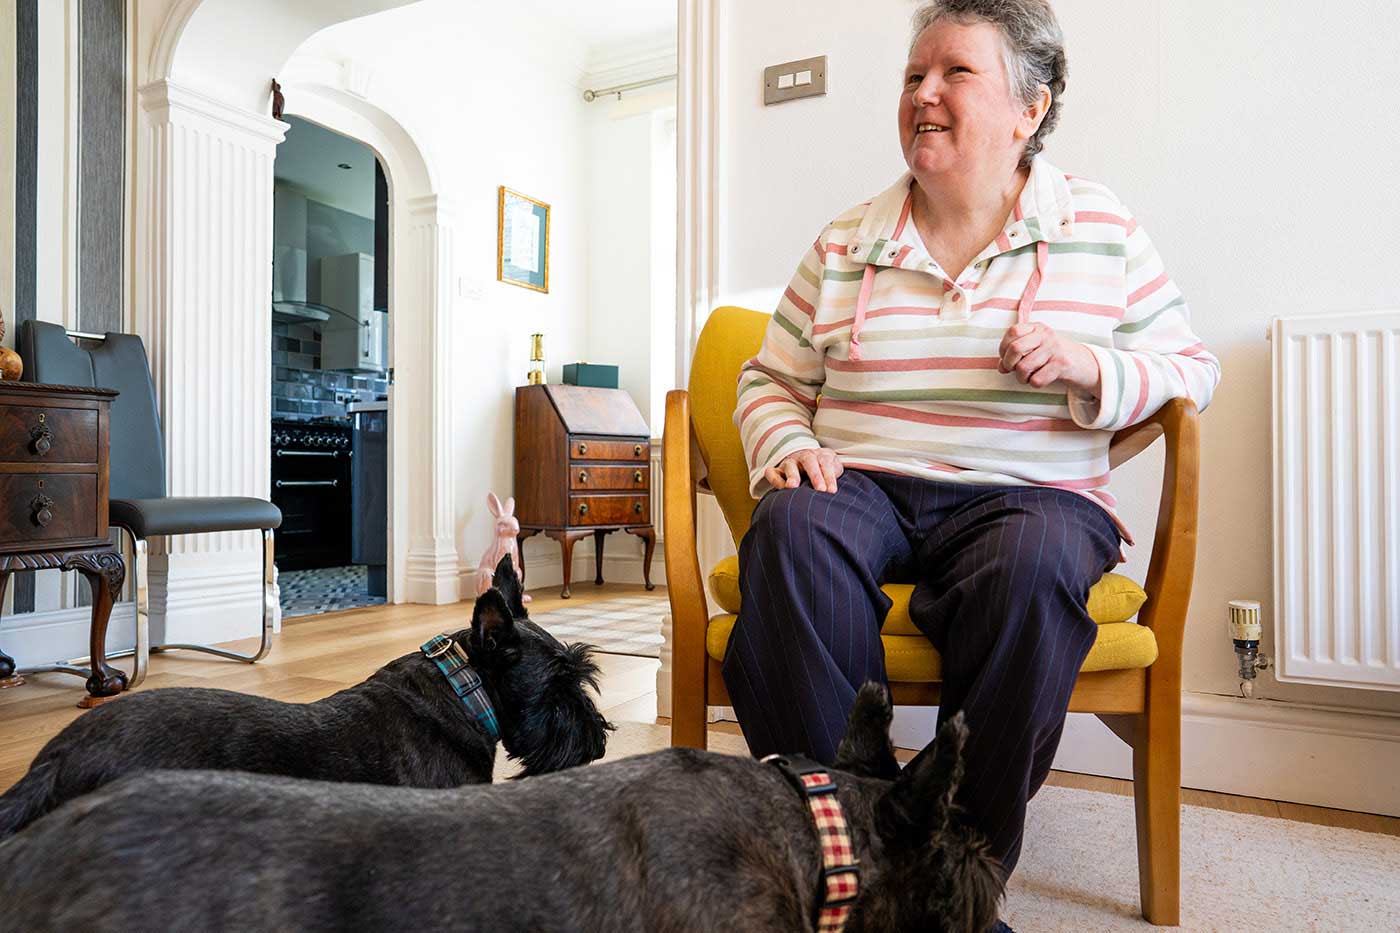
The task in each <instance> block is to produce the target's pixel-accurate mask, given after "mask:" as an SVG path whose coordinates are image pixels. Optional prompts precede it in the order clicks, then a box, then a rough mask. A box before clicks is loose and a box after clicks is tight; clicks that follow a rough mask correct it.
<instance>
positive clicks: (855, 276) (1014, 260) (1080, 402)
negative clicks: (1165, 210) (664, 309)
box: [734, 157, 1220, 543]
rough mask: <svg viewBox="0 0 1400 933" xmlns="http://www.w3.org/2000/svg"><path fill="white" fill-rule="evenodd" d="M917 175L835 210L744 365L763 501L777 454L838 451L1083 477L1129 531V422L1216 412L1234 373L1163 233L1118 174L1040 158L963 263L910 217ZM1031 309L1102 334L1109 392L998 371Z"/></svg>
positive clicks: (969, 475) (936, 466)
mask: <svg viewBox="0 0 1400 933" xmlns="http://www.w3.org/2000/svg"><path fill="white" fill-rule="evenodd" d="M911 184H912V177H911V176H909V175H905V176H904V177H903V178H902V179H900V180H899V181H898V182H897V183H896V184H895V185H893V186H892V187H890V188H889V189H888V190H886V191H885V192H884V193H882V194H880V195H879V196H878V197H876V198H875V199H874V200H873V201H870V202H868V203H866V204H862V205H860V206H858V207H855V208H852V209H851V210H849V211H847V212H846V213H844V214H842V215H841V216H840V217H838V218H837V219H836V220H834V221H833V222H832V223H830V224H828V225H827V227H826V229H825V230H823V231H822V234H821V236H820V237H818V238H817V241H816V243H815V244H813V246H812V248H811V249H810V250H808V251H807V253H806V255H805V256H804V257H803V259H802V262H801V264H800V265H799V266H798V267H797V274H796V275H794V276H793V278H792V282H791V284H790V285H789V286H788V288H787V291H786V292H785V293H784V295H783V298H782V300H781V301H780V302H779V304H778V308H777V310H776V311H775V312H774V313H773V320H772V322H771V323H770V324H769V326H768V331H767V334H766V336H765V337H764V340H763V346H762V348H761V349H760V350H759V352H758V355H757V356H755V357H754V358H753V359H751V360H749V361H748V362H747V363H745V364H744V367H743V369H742V371H741V373H740V375H739V401H738V407H737V410H736V411H735V414H734V420H735V423H736V424H738V426H739V431H740V434H741V436H742V438H743V442H744V451H745V453H746V455H747V457H748V464H749V479H750V489H751V491H752V493H753V495H754V497H755V498H757V497H759V496H761V495H762V494H763V493H764V492H765V491H766V490H767V488H768V484H767V481H766V480H765V479H764V478H763V471H764V468H765V467H768V466H772V465H774V464H776V463H777V462H778V461H780V460H782V459H783V458H784V457H786V456H787V455H788V454H790V453H792V452H793V451H795V450H801V449H803V448H816V447H828V448H831V449H832V450H834V451H836V453H837V455H838V456H839V457H840V460H841V462H842V464H843V465H844V466H846V467H847V468H855V469H864V470H883V471H886V472H892V473H900V474H904V475H909V476H919V477H923V478H926V479H936V480H945V481H951V482H964V483H993V484H1009V485H1041V486H1055V487H1059V488H1061V489H1067V490H1072V491H1074V492H1077V493H1080V494H1082V495H1085V496H1087V497H1089V498H1090V499H1092V500H1093V501H1094V502H1097V503H1098V504H1099V505H1101V506H1103V508H1104V509H1106V510H1107V511H1108V513H1109V514H1110V515H1111V516H1112V517H1113V519H1114V521H1115V522H1116V523H1117V525H1118V527H1119V529H1120V531H1122V532H1123V536H1124V538H1125V540H1127V541H1128V542H1129V543H1131V542H1132V537H1131V535H1130V534H1129V533H1128V530H1127V528H1126V527H1124V526H1123V523H1122V521H1121V520H1120V519H1119V518H1118V516H1117V514H1116V512H1115V511H1114V504H1115V503H1114V499H1113V496H1112V495H1111V494H1110V493H1109V491H1108V474H1109V468H1108V445H1109V440H1110V438H1111V437H1112V434H1113V432H1114V431H1117V430H1119V429H1121V428H1125V427H1128V426H1129V425H1132V424H1136V423H1137V422H1139V421H1141V420H1143V419H1144V418H1148V417H1150V416H1151V415H1152V414H1153V413H1154V412H1155V411H1156V410H1157V409H1158V408H1159V407H1161V405H1162V404H1163V403H1164V402H1166V401H1168V400H1169V399H1173V398H1178V397H1183V396H1184V397H1187V398H1190V399H1191V400H1193V401H1194V402H1195V403H1196V405H1197V407H1199V408H1202V409H1204V408H1205V407H1206V405H1207V404H1208V403H1209V402H1210V398H1211V395H1212V393H1213V392H1214V390H1215V386H1216V384H1217V383H1218V382H1219V381H1220V364H1219V362H1218V361H1217V360H1216V358H1215V357H1214V356H1213V355H1211V354H1210V353H1209V352H1208V351H1207V350H1206V349H1205V347H1204V346H1203V345H1202V344H1201V341H1200V338H1198V337H1197V336H1196V335H1195V334H1194V333H1193V332H1192V330H1191V322H1190V317H1189V314H1188V312H1187V308H1186V300H1185V298H1183V297H1182V295H1181V292H1180V291H1179V290H1178V289H1177V287H1176V285H1175V284H1174V283H1173V282H1172V280H1171V279H1170V278H1169V277H1168V276H1167V273H1166V271H1165V269H1164V268H1163V265H1162V260H1161V257H1159V256H1158V254H1157V250H1156V249H1155V248H1154V247H1153V246H1152V242H1151V241H1150V240H1149V239H1148V237H1147V234H1146V232H1144V231H1143V229H1142V228H1141V227H1140V226H1138V223H1137V221H1136V220H1135V219H1134V218H1133V216H1132V214H1131V213H1129V211H1128V209H1127V208H1126V207H1124V206H1123V204H1122V202H1120V201H1119V200H1118V198H1117V197H1115V196H1114V194H1113V193H1112V192H1111V191H1109V190H1108V189H1107V188H1105V187H1104V186H1103V185H1099V184H1095V183H1094V182H1090V181H1085V180H1084V179H1081V178H1076V177H1074V176H1070V175H1065V174H1063V173H1062V172H1060V171H1059V170H1057V169H1056V168H1054V166H1052V165H1050V164H1049V163H1048V162H1047V161H1046V160H1045V159H1043V158H1041V157H1037V158H1036V159H1035V161H1034V163H1033V165H1032V168H1031V174H1030V177H1029V179H1028V180H1027V182H1026V186H1025V188H1024V190H1023V191H1022V193H1021V197H1020V200H1019V203H1018V204H1017V206H1016V209H1015V211H1013V213H1012V216H1011V217H1010V218H1008V219H1007V223H1006V226H1005V228H1004V229H1003V230H1002V232H1001V234H1000V235H998V236H997V238H996V239H995V240H994V241H992V242H991V243H989V244H987V246H986V248H985V249H983V250H982V252H981V253H979V254H978V255H977V257H976V258H975V259H973V261H972V262H971V263H970V264H969V265H968V267H967V268H966V269H965V270H963V271H962V273H961V274H960V275H959V276H958V277H957V278H953V277H951V276H949V275H948V274H947V273H945V272H944V270H943V269H942V268H940V267H939V265H938V264H937V263H936V262H935V261H934V260H933V259H932V258H931V257H930V256H929V255H928V252H927V251H926V250H925V248H924V245H923V242H922V239H921V238H920V236H919V234H918V231H917V230H916V229H915V226H914V224H913V223H911V222H909V209H910V203H911V201H910V185H911ZM935 209H936V206H935ZM1018 320H1020V321H1042V322H1044V323H1045V324H1047V325H1048V326H1050V327H1052V328H1054V329H1055V330H1056V331H1057V332H1058V333H1060V334H1061V335H1063V336H1065V337H1068V338H1071V339H1074V340H1078V341H1080V342H1081V343H1084V344H1086V345H1087V346H1088V347H1089V348H1090V349H1091V350H1092V351H1093V353H1094V355H1095V356H1096V357H1097V358H1098V362H1099V371H1100V378H1101V383H1100V385H1099V387H1098V390H1097V391H1096V392H1094V393H1092V394H1088V393H1082V392H1080V391H1078V390H1075V389H1069V388H1068V387H1066V386H1065V385H1063V384H1060V383H1055V384H1052V385H1049V386H1046V387H1044V388H1041V389H1036V388H1032V387H1031V386H1029V385H1023V384H1021V383H1020V382H1018V381H1017V380H1016V377H1015V376H1014V375H1011V374H1003V373H999V372H997V361H998V350H999V347H1000V344H1001V340H1002V337H1003V336H1004V335H1005V333H1006V330H1007V328H1008V327H1010V326H1011V325H1012V324H1015V323H1017V321H1018Z"/></svg>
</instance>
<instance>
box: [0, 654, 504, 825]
mask: <svg viewBox="0 0 1400 933" xmlns="http://www.w3.org/2000/svg"><path fill="white" fill-rule="evenodd" d="M394 663H398V662H394ZM391 666H392V665H391ZM385 670H388V669H387V668H386V669H383V670H381V672H380V674H377V675H376V677H379V676H380V675H381V674H383V673H384V671H385ZM359 686H363V685H358V686H357V687H352V688H350V689H349V690H345V691H341V693H339V694H336V695H335V696H333V697H329V698H327V699H326V700H322V701H320V702H318V703H283V702H280V701H277V700H272V699H268V698H266V697H258V696H252V695H248V694H242V693H235V692H233V691H229V690H219V689H214V688H207V687H169V688H165V689H160V690H148V691H143V692H140V693H133V694H132V695H131V696H128V697H123V698H121V699H120V700H118V701H117V702H115V703H110V704H107V705H105V706H101V707H98V708H97V709H94V710H92V711H90V712H88V713H86V714H84V715H83V716H80V717H79V718H78V719H76V720H75V721H74V722H73V723H72V724H70V725H69V726H68V727H67V728H66V729H64V730H63V731H62V732H60V733H59V734H58V735H57V736H55V737H54V738H53V739H51V740H50V741H49V742H48V744H46V745H45V746H44V747H43V748H42V749H41V750H40V751H39V754H38V755H36V756H35V758H34V761H33V763H32V765H31V767H30V770H29V773H28V774H26V775H25V776H24V777H23V778H21V779H20V781H19V782H18V783H17V784H16V785H15V786H14V787H13V788H11V789H10V790H9V791H8V792H7V793H6V794H5V795H4V796H3V797H0V839H4V838H5V837H6V836H9V835H11V834H13V833H15V832H18V831H19V830H21V829H23V828H24V827H25V826H26V825H28V824H29V823H31V822H33V821H34V820H36V819H38V818H39V817H40V816H43V815H44V814H45V813H47V812H49V811H50V810H52V809H54V808H55V807H58V806H59V805H61V804H62V803H63V802H64V801H67V800H72V799H74V798H76V797H80V796H82V795H84V794H87V793H90V792H91V791H93V790H95V789H97V788H99V787H101V786H103V785H105V784H108V783H110V782H112V781H114V780H116V779H117V778H119V777H121V776H122V775H125V774H130V773H132V772H136V771H148V770H154V769H175V770H184V769H196V768H199V769H233V770H239V771H250V772H254V773H258V774H273V775H287V776H292V777H304V778H310V779H320V780H337V781H370V782H374V783H415V781H414V780H413V779H414V778H419V780H418V783H424V784H433V785H440V786H451V785H455V784H461V783H466V782H469V781H472V780H490V775H491V761H492V757H493V755H492V752H493V749H491V748H489V747H487V746H488V744H489V743H487V742H486V741H485V740H484V739H479V740H478V741H477V743H476V744H478V745H480V746H482V747H481V748H479V749H476V748H467V749H466V750H465V751H462V750H461V747H462V746H464V745H466V744H468V743H466V742H458V743H456V745H455V746H454V747H452V748H450V749H447V750H446V751H441V752H440V753H439V754H437V755H434V752H437V751H439V749H438V746H439V745H442V744H444V743H441V742H428V741H419V742H415V741H413V739H414V736H413V735H412V734H411V733H412V731H413V730H412V726H411V725H410V726H408V727H402V728H400V727H397V726H396V725H395V724H394V723H383V722H381V721H380V720H381V719H383V718H384V717H385V714H384V713H377V712H376V711H377V709H378V708H379V707H380V706H382V705H383V704H382V702H381V701H382V695H381V696H380V697H370V696H364V697H360V696H357V692H360V691H359ZM381 693H382V692H381ZM413 699H414V698H412V697H410V698H408V699H407V700H405V701H404V703H412V702H413ZM444 702H445V701H444ZM399 705H403V704H399ZM394 712H395V711H390V713H389V714H388V715H394ZM423 712H424V715H423V716H422V717H421V718H422V719H423V721H424V722H425V723H429V719H430V713H431V711H423ZM447 712H448V713H451V714H452V715H454V716H455V715H457V714H456V711H455V710H453V709H451V707H448V709H447ZM397 718H403V717H402V713H401V712H400V713H398V715H397ZM429 724H430V723H429ZM381 727H382V728H381ZM441 732H442V730H438V732H437V733H435V735H436V734H441ZM462 732H463V733H464V734H465V733H467V732H469V730H468V729H466V728H465V725H464V727H463V729H462ZM386 733H392V736H391V737H392V738H393V739H394V740H396V741H397V742H398V744H399V745H401V746H402V747H400V748H398V749H397V750H396V751H394V753H392V754H385V753H381V751H380V750H379V748H378V746H380V745H382V744H383V742H384V741H385V740H386V738H385V736H386ZM464 757H469V758H470V760H469V761H466V762H464V761H463V760H462V759H463V758H464ZM420 765H421V767H420V768H418V770H421V771H422V774H421V776H420V775H419V774H418V773H416V772H415V766H420ZM439 772H441V773H439Z"/></svg>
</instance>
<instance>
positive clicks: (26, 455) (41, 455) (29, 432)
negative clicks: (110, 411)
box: [0, 404, 97, 463]
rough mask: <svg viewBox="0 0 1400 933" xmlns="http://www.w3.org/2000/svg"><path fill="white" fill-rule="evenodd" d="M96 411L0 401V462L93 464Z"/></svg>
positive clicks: (95, 450)
mask: <svg viewBox="0 0 1400 933" xmlns="http://www.w3.org/2000/svg"><path fill="white" fill-rule="evenodd" d="M96 462H97V412H96V411H95V410H93V409H91V408H44V407H42V406H38V405H33V406H31V405H12V404H0V463H96Z"/></svg>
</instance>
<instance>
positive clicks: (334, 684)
mask: <svg viewBox="0 0 1400 933" xmlns="http://www.w3.org/2000/svg"><path fill="white" fill-rule="evenodd" d="M641 590H642V588H641V587H640V586H629V585H625V584H612V583H610V584H605V585H603V586H601V587H597V588H594V587H592V586H588V587H583V586H580V587H578V588H576V589H575V593H574V598H573V599H572V600H570V601H569V604H570V605H575V606H577V605H580V604H584V603H587V602H589V601H591V600H596V599H608V598H612V597H616V596H621V595H626V594H629V593H635V592H640V591H641ZM532 595H533V596H534V602H532V603H531V604H530V609H531V610H532V611H533V612H537V613H538V612H544V611H546V610H548V609H551V608H556V607H558V606H560V605H564V604H565V603H564V601H563V600H560V599H559V597H558V591H557V590H555V589H547V590H538V591H535V592H534V593H533V594H532ZM470 612H471V608H470V605H469V604H465V603H461V604H457V605H452V606H375V607H371V608H367V609H353V610H350V611H347V612H339V613H331V614H328V615H322V616H310V617H307V618H303V619H292V620H290V621H288V622H287V623H286V624H285V625H284V626H283V629H282V634H281V635H279V636H278V638H277V641H276V644H275V646H274V647H273V650H272V654H270V655H269V656H268V657H267V658H266V659H264V660H263V661H261V662H259V663H258V664H256V665H248V664H242V663H239V662H235V661H222V660H218V659H214V658H209V657H207V656H201V655H198V654H194V653H192V652H172V653H170V654H162V655H156V656H154V657H152V658H151V671H150V675H149V676H148V677H147V678H146V682H145V684H143V685H142V686H141V688H140V689H142V690H150V689H155V688H157V687H174V686H208V687H222V688H224V689H228V690H240V691H243V692H246V693H255V694H259V695H262V696H267V697H272V698H274V699H278V700H285V701H289V702H303V703H304V702H309V701H311V700H317V699H320V698H321V697H324V696H328V695H329V694H331V693H334V692H335V691H337V690H342V689H344V688H345V687H348V686H350V685H352V684H355V683H359V682H360V681H361V680H364V679H365V678H366V677H368V676H369V675H370V674H371V673H372V672H373V671H375V670H376V669H378V668H379V667H381V666H383V665H384V664H385V663H386V662H387V661H389V660H391V659H392V658H395V657H398V656H400V655H403V654H407V653H409V652H411V651H415V650H417V647H418V646H419V645H421V644H422V643H423V642H424V641H426V640H427V639H428V637H429V636H431V635H434V634H436V633H437V632H442V631H449V630H455V629H457V628H461V627H465V626H466V625H467V624H468V622H469V619H470ZM252 644H255V641H249V642H235V643H234V646H236V647H238V648H239V649H240V650H245V651H246V650H249V648H250V645H252ZM598 661H599V665H600V666H601V668H602V672H603V676H602V678H601V683H600V688H601V689H600V694H601V696H600V703H599V706H600V708H601V709H602V710H603V712H604V715H606V716H607V717H608V718H609V719H611V720H613V721H614V722H627V721H634V722H657V721H660V722H665V720H658V719H657V716H656V671H657V668H658V667H659V666H660V664H659V662H658V661H656V660H655V659H653V658H639V657H631V656H628V655H611V654H609V655H599V656H598ZM83 695H84V693H83V687H82V682H81V681H80V680H78V678H76V677H70V676H67V675H64V674H41V675H36V676H32V677H30V678H29V680H28V682H27V683H26V684H24V685H23V686H20V687H15V688H13V689H9V690H0V792H3V791H4V790H5V789H7V788H8V787H9V786H10V785H11V784H13V783H14V782H15V781H17V780H19V778H20V777H21V776H22V775H23V774H24V772H25V771H26V770H27V769H28V767H29V762H30V760H31V759H32V758H33V757H34V755H35V753H36V752H38V750H39V749H40V748H41V747H42V746H43V745H44V743H45V742H47V741H48V740H49V739H50V738H51V737H52V736H53V735H55V734H56V733H57V732H59V730H61V729H62V728H63V727H64V726H66V725H68V723H70V722H72V721H73V720H74V719H75V718H77V717H78V716H79V715H80V714H81V712H82V711H81V710H79V709H78V708H77V705H76V704H77V702H78V700H79V699H81V698H82V696H83ZM114 702H118V703H120V702H121V700H120V699H118V700H115V701H114ZM711 728H713V729H714V730H716V731H721V732H738V726H737V725H736V724H734V723H727V722H721V723H715V724H714V725H713V726H712V727H711ZM909 755H912V752H910V753H908V754H903V753H902V754H901V757H904V758H907V757H909ZM1049 783H1051V784H1056V785H1060V786H1064V787H1077V788H1080V789H1083V790H1091V791H1099V792H1103V793H1110V794H1124V795H1131V794H1132V782H1130V781H1121V780H1116V779H1113V778H1101V777H1094V776H1091V775H1083V774H1070V773H1066V772H1058V771H1057V772H1052V773H1051V776H1050V781H1049ZM1183 801H1184V802H1185V803H1188V804H1193V805H1196V806H1204V807H1213V808H1215V809H1219V810H1230V811H1233V812H1237V813H1251V814H1257V815H1261V816H1271V817H1282V818H1283V819H1291V820H1300V821H1302V822H1307V823H1317V824H1320V825H1323V826H1343V827H1347V828H1351V829H1359V830H1364V831H1367V832H1378V833H1387V834H1390V835H1395V836H1400V819H1396V818H1393V817H1385V816H1375V815H1372V814H1367V813H1352V812H1349V811H1345V810H1328V809H1325V808H1322V807H1309V806H1303V805H1300V804H1293V803H1284V802H1281V801H1274V800H1260V799H1257V798H1254V797H1237V796H1233V795H1230V794H1217V793H1212V792H1210V791H1197V790H1189V789H1188V790H1185V791H1183Z"/></svg>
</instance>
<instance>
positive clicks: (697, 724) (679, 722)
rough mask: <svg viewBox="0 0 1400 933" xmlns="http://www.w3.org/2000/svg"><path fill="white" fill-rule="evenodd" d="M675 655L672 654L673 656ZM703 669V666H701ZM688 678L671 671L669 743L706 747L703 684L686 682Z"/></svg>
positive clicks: (681, 745) (678, 745)
mask: <svg viewBox="0 0 1400 933" xmlns="http://www.w3.org/2000/svg"><path fill="white" fill-rule="evenodd" d="M674 657H675V655H673V658H674ZM702 670H703V668H702ZM687 681H689V678H686V677H683V676H677V671H676V670H675V669H674V668H673V669H672V671H671V745H672V746H673V747H685V748H700V749H703V748H706V747H707V743H708V736H707V735H706V726H707V725H708V724H707V723H706V721H705V720H706V718H707V715H706V714H707V713H708V712H709V711H708V709H707V708H706V705H705V685H704V681H703V680H702V681H701V682H700V683H699V684H695V683H693V682H687Z"/></svg>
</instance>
